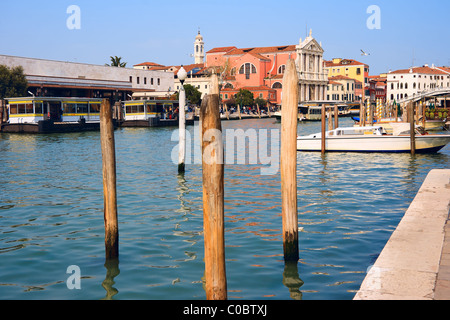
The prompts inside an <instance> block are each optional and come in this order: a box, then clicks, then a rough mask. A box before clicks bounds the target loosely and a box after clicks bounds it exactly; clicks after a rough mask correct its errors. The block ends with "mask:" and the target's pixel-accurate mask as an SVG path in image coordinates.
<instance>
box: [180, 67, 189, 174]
mask: <svg viewBox="0 0 450 320" xmlns="http://www.w3.org/2000/svg"><path fill="white" fill-rule="evenodd" d="M186 78H187V72H186V70H185V69H184V68H183V66H181V69H180V70H178V79H179V80H180V83H181V87H180V94H179V107H178V110H179V112H178V119H179V122H180V125H179V127H180V128H179V132H180V144H179V146H180V150H179V155H178V173H184V171H185V159H186V91H184V81H185V80H186Z"/></svg>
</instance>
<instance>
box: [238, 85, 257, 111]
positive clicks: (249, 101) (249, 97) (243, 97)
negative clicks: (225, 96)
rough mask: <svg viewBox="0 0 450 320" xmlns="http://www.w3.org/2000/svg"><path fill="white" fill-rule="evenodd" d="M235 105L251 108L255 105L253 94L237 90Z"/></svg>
mask: <svg viewBox="0 0 450 320" xmlns="http://www.w3.org/2000/svg"><path fill="white" fill-rule="evenodd" d="M236 103H237V104H240V105H241V106H245V107H251V106H253V105H254V104H255V99H254V97H253V93H251V92H250V91H249V90H245V89H241V90H239V92H238V93H236Z"/></svg>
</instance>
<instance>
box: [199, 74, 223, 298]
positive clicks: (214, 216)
mask: <svg viewBox="0 0 450 320" xmlns="http://www.w3.org/2000/svg"><path fill="white" fill-rule="evenodd" d="M200 113H201V118H202V127H203V129H202V132H203V140H202V155H203V166H202V169H203V231H204V237H205V278H206V284H205V287H206V298H207V299H208V300H226V299H227V280H226V268H225V230H224V155H223V139H222V124H221V121H220V113H219V85H218V79H217V75H213V76H212V80H211V91H210V94H209V95H207V96H206V97H205V98H204V99H203V101H202V106H201V110H200Z"/></svg>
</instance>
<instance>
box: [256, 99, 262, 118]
mask: <svg viewBox="0 0 450 320" xmlns="http://www.w3.org/2000/svg"><path fill="white" fill-rule="evenodd" d="M256 109H257V110H258V117H259V118H260V119H261V109H260V108H259V103H257V104H256Z"/></svg>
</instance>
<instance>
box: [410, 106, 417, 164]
mask: <svg viewBox="0 0 450 320" xmlns="http://www.w3.org/2000/svg"><path fill="white" fill-rule="evenodd" d="M414 109H415V108H414V102H409V103H408V115H409V125H410V126H409V136H410V141H411V155H415V154H416V132H415V131H416V126H415V121H414Z"/></svg>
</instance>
